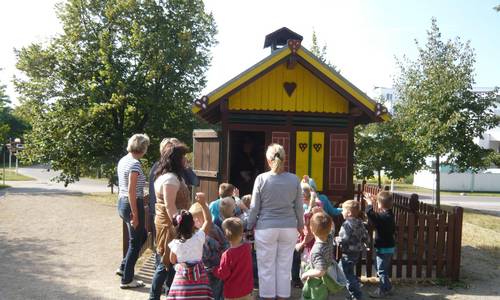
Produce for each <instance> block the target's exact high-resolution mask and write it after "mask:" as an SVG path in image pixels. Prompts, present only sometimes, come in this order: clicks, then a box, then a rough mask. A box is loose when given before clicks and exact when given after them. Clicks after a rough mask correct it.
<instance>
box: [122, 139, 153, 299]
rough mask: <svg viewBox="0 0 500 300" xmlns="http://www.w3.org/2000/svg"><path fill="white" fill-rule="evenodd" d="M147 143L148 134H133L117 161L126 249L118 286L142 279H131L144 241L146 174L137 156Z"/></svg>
mask: <svg viewBox="0 0 500 300" xmlns="http://www.w3.org/2000/svg"><path fill="white" fill-rule="evenodd" d="M148 146H149V137H148V136H147V135H145V134H134V135H133V136H132V137H131V138H130V139H129V140H128V145H127V151H128V154H127V155H125V156H124V157H122V158H121V159H120V161H119V162H118V168H117V172H118V187H119V193H118V197H119V199H118V214H119V215H120V217H121V218H122V219H123V221H124V222H125V223H126V224H127V229H128V236H129V241H128V250H127V254H126V255H125V258H123V261H122V263H121V265H120V268H119V269H118V270H117V271H116V274H117V275H119V276H121V277H122V280H121V284H120V287H121V288H122V289H126V288H137V287H142V286H144V283H143V282H142V281H136V280H134V267H135V263H136V261H137V258H138V256H139V251H140V249H141V247H142V245H143V244H144V241H145V240H146V229H145V228H144V185H145V184H146V177H145V176H144V172H143V171H142V167H141V162H140V161H139V159H141V158H142V157H143V156H144V154H146V151H147V150H148Z"/></svg>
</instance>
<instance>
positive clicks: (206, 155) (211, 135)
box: [193, 129, 221, 202]
mask: <svg viewBox="0 0 500 300" xmlns="http://www.w3.org/2000/svg"><path fill="white" fill-rule="evenodd" d="M220 150H221V149H220V140H219V135H218V133H217V132H216V131H215V130H212V129H195V130H194V131H193V171H194V172H195V173H196V176H198V178H199V179H200V186H199V187H197V188H196V192H203V193H205V194H206V195H207V201H208V202H210V201H213V200H215V199H217V198H219V174H220V162H221V160H220V153H221V151H220Z"/></svg>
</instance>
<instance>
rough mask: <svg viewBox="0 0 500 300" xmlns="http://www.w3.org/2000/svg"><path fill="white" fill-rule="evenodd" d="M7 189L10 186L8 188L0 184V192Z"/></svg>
mask: <svg viewBox="0 0 500 300" xmlns="http://www.w3.org/2000/svg"><path fill="white" fill-rule="evenodd" d="M8 187H10V186H8V185H3V184H0V190H1V189H6V188H8Z"/></svg>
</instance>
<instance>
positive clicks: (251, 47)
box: [0, 0, 500, 102]
mask: <svg viewBox="0 0 500 300" xmlns="http://www.w3.org/2000/svg"><path fill="white" fill-rule="evenodd" d="M56 2H58V1H57V0H17V1H3V3H2V4H0V33H1V39H2V43H0V68H3V69H4V70H3V71H1V72H0V82H2V83H3V84H7V85H8V93H9V95H10V96H11V98H12V100H13V101H14V102H16V101H15V98H16V94H15V92H14V89H13V85H12V83H11V80H12V76H13V75H14V74H17V73H16V70H15V66H14V65H15V56H14V54H13V51H12V49H13V48H19V47H22V46H24V45H27V44H28V43H30V42H35V41H47V40H48V39H49V38H50V37H51V36H53V35H54V34H56V33H57V32H60V31H61V28H60V24H59V23H58V20H57V18H56V16H55V13H54V10H53V7H54V4H55V3H56ZM205 4H206V7H207V10H209V11H212V12H213V14H214V16H215V20H216V22H217V25H218V29H219V33H218V35H217V36H216V38H217V40H218V44H217V46H216V47H215V48H214V49H213V61H212V66H211V67H210V69H209V71H208V72H207V79H208V83H207V87H206V88H205V89H204V90H203V93H208V92H209V91H211V90H212V89H215V88H216V87H218V86H219V85H221V84H223V83H224V82H226V81H227V80H229V79H231V78H232V77H234V76H235V75H237V74H238V73H240V72H241V71H243V70H244V69H246V68H248V67H250V66H251V65H253V64H255V63H256V62H257V61H259V60H260V59H262V58H264V57H265V56H266V55H268V54H269V50H268V49H262V46H263V42H264V36H265V35H266V34H268V33H270V32H272V31H274V30H276V29H278V28H280V27H283V26H287V27H289V28H290V29H292V30H294V31H296V32H298V33H300V34H302V35H303V36H304V41H303V45H305V46H306V47H309V46H310V43H311V34H312V31H313V29H314V30H316V32H317V34H318V36H319V40H320V42H321V43H326V44H327V46H328V52H329V53H328V58H329V59H330V60H331V61H332V63H334V64H335V65H337V66H338V67H339V68H340V69H341V72H342V75H344V76H345V77H346V78H347V79H349V80H350V81H351V82H352V83H353V84H355V85H357V86H358V87H359V88H361V89H362V90H363V91H365V92H367V93H370V92H371V90H372V89H373V87H374V86H391V84H392V76H393V75H394V74H395V73H396V72H397V68H396V65H395V57H402V56H403V55H404V54H406V55H407V56H409V57H410V58H414V57H415V55H416V47H415V44H414V40H415V39H418V40H419V41H421V42H422V43H423V42H425V37H426V30H427V29H428V28H429V27H430V23H431V18H432V17H436V18H437V20H438V25H439V27H440V28H441V32H442V35H443V37H445V38H454V37H456V36H460V37H461V38H462V39H463V40H470V41H471V44H472V47H473V48H474V49H475V52H476V58H477V63H476V85H477V86H500V13H499V12H496V11H494V10H493V9H492V8H493V7H494V6H495V5H498V4H500V0H480V1H479V0H478V1H473V0H469V1H467V0H454V1H451V0H446V1H442V0H441V1H431V0H421V1H396V0H378V1H375V0H364V1H362V0H350V1H347V0H346V1H338V0H329V1H318V0H309V1H303V0H302V1H298V0H288V1H281V0H280V1H278V0H254V1H242V0H231V1H229V0H206V1H205Z"/></svg>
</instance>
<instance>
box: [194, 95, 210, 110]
mask: <svg viewBox="0 0 500 300" xmlns="http://www.w3.org/2000/svg"><path fill="white" fill-rule="evenodd" d="M194 105H195V106H196V107H199V108H200V109H206V108H207V106H208V97H207V96H203V97H201V98H200V99H196V100H194Z"/></svg>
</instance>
